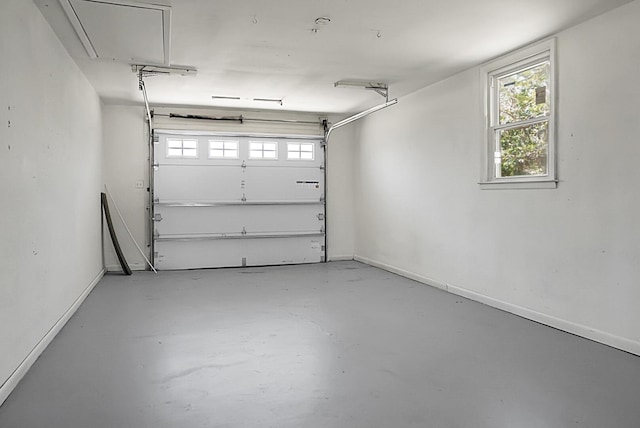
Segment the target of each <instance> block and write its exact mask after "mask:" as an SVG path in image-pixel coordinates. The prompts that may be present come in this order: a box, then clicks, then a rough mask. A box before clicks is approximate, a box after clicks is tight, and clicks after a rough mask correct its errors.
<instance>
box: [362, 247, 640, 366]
mask: <svg viewBox="0 0 640 428" xmlns="http://www.w3.org/2000/svg"><path fill="white" fill-rule="evenodd" d="M354 260H356V261H359V262H362V263H365V264H368V265H370V266H374V267H377V268H380V269H383V270H386V271H388V272H392V273H395V274H398V275H400V276H404V277H405V278H409V279H413V280H414V281H418V282H421V283H423V284H426V285H429V286H431V287H435V288H439V289H441V290H444V291H447V292H449V293H451V294H455V295H457V296H461V297H465V298H467V299H470V300H473V301H476V302H479V303H483V304H485V305H487V306H491V307H493V308H496V309H500V310H503V311H505V312H509V313H511V314H514V315H518V316H520V317H523V318H526V319H529V320H531V321H535V322H538V323H540V324H544V325H547V326H549V327H553V328H556V329H558V330H562V331H565V332H567V333H571V334H575V335H576V336H580V337H583V338H585V339H589V340H593V341H595V342H598V343H602V344H605V345H608V346H611V347H613V348H617V349H620V350H622V351H625V352H629V353H631V354H634V355H638V356H640V342H637V341H634V340H631V339H627V338H624V337H620V336H616V335H613V334H610V333H606V332H604V331H600V330H597V329H594V328H591V327H588V326H585V325H582V324H578V323H574V322H571V321H567V320H565V319H562V318H557V317H554V316H552V315H548V314H544V313H542V312H538V311H534V310H532V309H528V308H525V307H522V306H518V305H514V304H512V303H509V302H505V301H503V300H499V299H494V298H493V297H489V296H485V295H484V294H481V293H477V292H475V291H471V290H468V289H466V288H462V287H458V286H455V285H452V284H448V283H443V282H439V281H435V280H433V279H431V278H429V277H426V276H423V275H419V274H416V273H413V272H409V271H406V270H403V269H399V268H397V267H394V266H391V265H387V264H385V263H381V262H378V261H376V260H372V259H369V258H366V257H361V256H358V255H356V256H355V257H354Z"/></svg>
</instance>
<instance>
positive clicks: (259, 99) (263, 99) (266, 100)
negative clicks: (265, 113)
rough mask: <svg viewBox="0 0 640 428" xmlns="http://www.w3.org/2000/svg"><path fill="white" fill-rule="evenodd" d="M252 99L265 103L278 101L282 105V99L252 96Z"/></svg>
mask: <svg viewBox="0 0 640 428" xmlns="http://www.w3.org/2000/svg"><path fill="white" fill-rule="evenodd" d="M253 101H261V102H266V103H278V104H280V105H282V99H276V98H254V99H253Z"/></svg>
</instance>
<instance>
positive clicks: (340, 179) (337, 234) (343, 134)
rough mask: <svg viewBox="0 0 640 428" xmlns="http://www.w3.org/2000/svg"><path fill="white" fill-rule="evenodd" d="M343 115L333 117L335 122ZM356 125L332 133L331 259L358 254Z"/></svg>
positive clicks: (329, 175)
mask: <svg viewBox="0 0 640 428" xmlns="http://www.w3.org/2000/svg"><path fill="white" fill-rule="evenodd" d="M340 119H341V118H337V117H333V116H332V117H330V120H331V122H333V123H335V122H337V121H338V120H340ZM355 129H356V128H355V126H350V125H347V126H343V127H342V128H338V129H336V130H335V131H332V132H331V137H330V139H329V142H328V145H327V147H328V148H327V157H328V160H327V250H328V260H329V261H332V260H334V261H335V260H353V256H354V208H355V206H354V200H353V194H354V186H353V180H354V169H353V162H354V157H353V156H354V145H353V144H351V142H352V141H353V139H354V137H355Z"/></svg>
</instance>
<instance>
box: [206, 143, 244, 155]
mask: <svg viewBox="0 0 640 428" xmlns="http://www.w3.org/2000/svg"><path fill="white" fill-rule="evenodd" d="M215 158H226V159H238V142H237V141H216V140H209V159H215Z"/></svg>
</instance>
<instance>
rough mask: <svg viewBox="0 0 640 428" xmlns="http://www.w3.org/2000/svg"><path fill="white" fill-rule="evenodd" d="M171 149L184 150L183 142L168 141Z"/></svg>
mask: <svg viewBox="0 0 640 428" xmlns="http://www.w3.org/2000/svg"><path fill="white" fill-rule="evenodd" d="M167 147H168V148H169V149H182V140H167Z"/></svg>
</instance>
